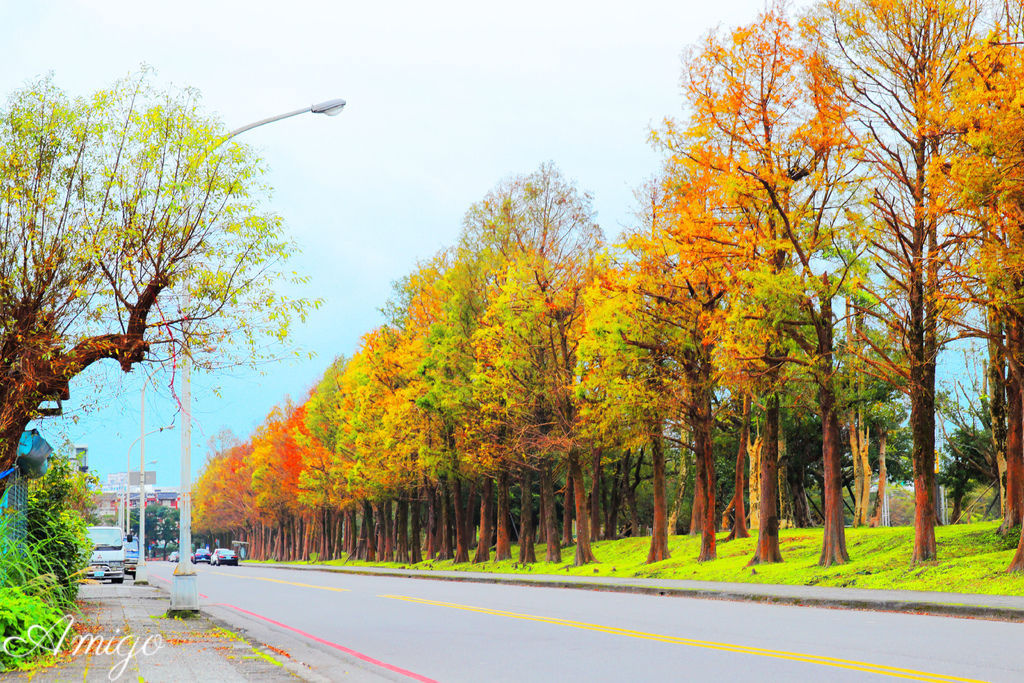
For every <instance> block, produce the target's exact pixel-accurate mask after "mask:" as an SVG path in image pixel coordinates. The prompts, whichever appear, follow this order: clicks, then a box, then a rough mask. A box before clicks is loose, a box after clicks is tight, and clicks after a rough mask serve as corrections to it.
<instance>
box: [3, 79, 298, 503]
mask: <svg viewBox="0 0 1024 683" xmlns="http://www.w3.org/2000/svg"><path fill="white" fill-rule="evenodd" d="M223 135H224V129H223V126H222V125H221V124H220V123H219V122H217V121H216V120H214V119H212V118H210V117H209V116H208V115H206V114H204V113H203V111H202V110H201V108H200V105H199V101H198V93H196V92H195V91H193V90H169V91H166V92H159V91H157V90H154V89H153V87H152V86H151V85H150V84H149V79H148V76H147V75H146V74H142V75H141V76H138V77H135V78H132V79H129V80H127V81H123V82H120V83H118V84H116V85H115V86H113V87H112V88H111V89H109V90H104V91H100V92H98V93H96V94H95V95H94V96H92V97H90V98H88V99H78V100H72V99H70V98H69V97H67V96H66V95H65V94H64V93H63V92H61V91H60V90H59V89H58V88H57V87H56V86H55V85H54V84H53V83H52V82H51V81H49V80H43V81H39V82H37V83H34V84H32V85H30V86H28V87H26V88H24V89H22V90H20V91H17V92H15V93H14V94H13V95H11V96H10V97H9V98H8V101H7V103H6V106H5V107H4V109H3V112H2V114H0V216H2V225H3V227H2V230H3V239H2V240H0V376H3V378H4V381H3V383H2V384H0V469H6V468H7V467H8V466H9V465H10V464H11V463H12V462H13V461H14V458H15V456H16V449H17V443H18V439H19V438H20V436H21V433H22V431H23V430H24V428H25V426H26V424H27V423H28V422H29V421H30V420H32V419H35V418H37V417H39V416H40V415H41V414H42V413H41V412H40V409H39V408H40V405H41V403H43V402H45V401H47V400H51V399H60V398H62V397H63V398H66V397H67V395H68V383H69V382H70V381H71V380H72V379H73V378H74V377H75V376H77V375H78V374H80V373H81V372H82V371H83V370H85V369H86V368H88V367H90V366H91V365H93V364H95V363H98V362H100V361H103V360H108V359H109V360H115V361H117V362H118V364H119V365H120V366H121V369H122V370H123V371H125V372H128V371H130V370H131V369H132V368H133V367H134V366H135V365H137V364H139V363H143V362H146V361H150V360H153V359H156V358H161V357H162V358H164V359H166V358H168V357H170V356H174V357H181V356H182V355H183V354H185V353H187V352H188V351H186V349H189V350H195V351H196V352H197V353H198V354H199V355H198V356H197V360H199V361H202V362H208V363H212V362H217V363H223V362H227V361H228V360H229V359H230V357H231V356H230V354H231V351H230V349H231V348H237V349H240V350H241V351H242V353H244V354H250V353H254V352H256V350H257V349H258V348H259V347H260V346H262V344H263V341H262V340H261V338H262V337H264V336H266V335H269V336H270V337H271V338H274V339H282V338H283V337H284V335H285V334H286V331H287V329H288V325H289V323H290V321H291V320H292V318H293V317H294V316H295V315H298V316H300V317H301V316H302V315H303V314H304V312H305V311H306V310H307V308H308V306H309V305H310V302H308V301H305V300H288V299H287V298H284V297H282V296H281V295H279V294H277V293H275V290H274V287H275V285H276V283H277V282H279V281H280V280H281V275H280V273H279V271H278V270H277V266H278V264H279V263H280V261H281V260H282V259H284V258H285V257H286V256H287V255H288V253H289V251H291V249H292V246H291V245H290V244H289V243H288V242H287V241H285V240H284V238H283V236H282V232H281V221H280V219H279V218H278V217H276V216H274V215H272V214H269V213H267V212H266V211H265V210H264V209H263V208H262V204H263V202H264V201H265V198H266V189H265V188H264V187H263V186H262V185H260V183H259V175H260V173H261V172H262V170H263V169H262V165H261V163H260V162H259V160H258V159H257V158H256V157H255V156H254V155H253V154H252V152H250V151H249V150H247V149H246V148H244V147H241V146H239V145H237V144H229V145H225V146H221V147H218V142H219V141H220V139H221V137H222V136H223ZM185 291H187V292H188V296H181V294H183V293H184V292H185ZM213 345H216V347H217V348H216V350H215V351H213V352H212V353H210V354H206V355H203V354H202V353H201V352H200V351H199V350H201V349H206V348H207V347H211V346H213ZM0 486H3V484H2V483H0Z"/></svg>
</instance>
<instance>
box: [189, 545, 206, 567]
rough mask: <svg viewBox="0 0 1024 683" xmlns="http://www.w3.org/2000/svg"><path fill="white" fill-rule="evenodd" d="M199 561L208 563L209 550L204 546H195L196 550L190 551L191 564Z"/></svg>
mask: <svg viewBox="0 0 1024 683" xmlns="http://www.w3.org/2000/svg"><path fill="white" fill-rule="evenodd" d="M200 562H205V563H207V564H209V563H210V551H209V550H207V549H206V548H196V551H195V552H194V553H192V564H199V563H200Z"/></svg>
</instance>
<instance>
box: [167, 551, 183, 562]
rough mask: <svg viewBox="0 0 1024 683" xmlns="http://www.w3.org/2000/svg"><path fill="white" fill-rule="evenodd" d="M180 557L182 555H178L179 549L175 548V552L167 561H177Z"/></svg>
mask: <svg viewBox="0 0 1024 683" xmlns="http://www.w3.org/2000/svg"><path fill="white" fill-rule="evenodd" d="M179 557H181V556H180V555H178V551H177V550H175V551H174V552H172V553H171V554H170V555H168V556H167V561H168V562H177V561H178V558H179Z"/></svg>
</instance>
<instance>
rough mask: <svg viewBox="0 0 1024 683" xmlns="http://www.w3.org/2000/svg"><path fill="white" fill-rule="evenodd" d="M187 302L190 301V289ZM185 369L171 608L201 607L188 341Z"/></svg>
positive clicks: (324, 108) (323, 106) (332, 110)
mask: <svg viewBox="0 0 1024 683" xmlns="http://www.w3.org/2000/svg"><path fill="white" fill-rule="evenodd" d="M345 104H346V102H345V100H342V99H333V100H326V101H324V102H320V103H318V104H312V105H310V106H308V107H303V108H302V109H296V110H295V111H289V112H285V113H284V114H278V115H277V116H271V117H269V118H265V119H260V120H259V121H253V122H252V123H249V124H246V125H244V126H242V127H241V128H236V129H234V130H233V131H231V132H230V133H228V134H227V135H225V136H224V137H223V138H221V139H220V140H218V141H217V143H216V144H215V145H213V147H211V148H210V149H209V150H208V151H207V154H209V153H210V152H212V151H213V150H215V149H217V148H218V147H220V146H221V145H223V144H224V143H225V142H227V141H228V140H230V139H231V138H233V137H235V136H236V135H239V134H240V133H244V132H246V131H248V130H252V129H253V128H258V127H260V126H265V125H266V124H268V123H274V122H276V121H281V120H283V119H288V118H291V117H293V116H299V115H300V114H326V115H327V116H337V115H338V114H340V113H341V110H342V109H344V108H345ZM185 305H186V306H187V305H188V291H187V289H186V292H185ZM181 369H182V372H181V494H180V498H179V503H178V508H179V519H180V522H179V524H178V566H177V567H175V568H174V574H173V576H172V581H171V611H173V612H177V611H190V612H195V611H198V610H199V587H198V585H197V583H196V571H195V565H193V564H192V490H191V489H192V373H191V364H190V363H189V349H188V346H187V345H186V346H185V349H184V353H183V354H182V368H181Z"/></svg>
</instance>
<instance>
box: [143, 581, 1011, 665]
mask: <svg viewBox="0 0 1024 683" xmlns="http://www.w3.org/2000/svg"><path fill="white" fill-rule="evenodd" d="M149 567H150V575H151V576H154V577H155V579H156V581H155V583H164V584H165V585H166V582H167V581H168V580H169V579H170V577H171V572H172V570H173V567H174V566H173V565H171V564H170V563H166V562H152V563H150V564H149ZM198 573H199V590H200V592H201V594H202V597H201V604H202V605H203V606H204V610H205V611H207V612H208V613H210V614H212V615H213V616H214V617H216V618H218V619H220V620H222V621H225V622H227V623H228V624H229V625H231V626H232V627H234V628H238V629H242V630H244V631H246V632H247V633H248V635H250V636H251V637H253V638H255V639H257V640H260V641H262V642H264V643H266V644H268V645H271V646H274V647H275V648H279V649H280V650H283V651H285V652H287V653H288V655H289V656H291V657H293V658H295V659H296V660H297V661H301V662H304V663H305V664H307V665H309V666H310V667H311V668H312V669H313V671H314V672H316V673H318V674H319V675H321V676H323V677H324V678H325V679H327V680H402V681H408V680H420V681H427V680H437V681H588V682H595V681H641V680H643V681H647V680H668V681H679V680H695V681H696V680H700V681H741V680H742V681H749V680H751V679H760V680H768V681H862V680H872V679H875V680H882V679H884V678H890V679H894V678H902V679H910V680H924V681H965V680H983V681H1021V680H1024V648H1021V647H1020V646H1019V643H1020V638H1021V636H1024V625H1021V624H1013V623H1005V622H997V621H985V620H977V619H956V618H950V617H931V616H918V615H908V614H891V613H879V612H868V611H851V610H832V609H818V608H810V607H789V606H776V605H762V604H757V603H750V602H729V601H722V600H698V599H691V598H673V597H658V596H648V595H631V594H619V593H606V592H590V591H581V590H564V589H556V588H534V587H523V586H500V585H490V584H475V583H454V582H446V581H431V580H422V579H403V578H395V577H381V576H354V575H341V574H331V573H320V572H308V571H297V570H282V569H276V568H262V567H252V566H245V565H244V564H243V565H242V566H240V567H207V566H205V565H200V566H199V568H198Z"/></svg>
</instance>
